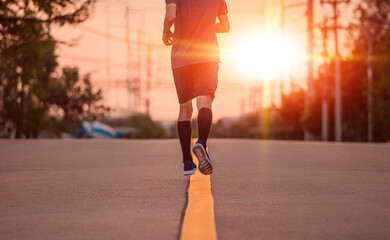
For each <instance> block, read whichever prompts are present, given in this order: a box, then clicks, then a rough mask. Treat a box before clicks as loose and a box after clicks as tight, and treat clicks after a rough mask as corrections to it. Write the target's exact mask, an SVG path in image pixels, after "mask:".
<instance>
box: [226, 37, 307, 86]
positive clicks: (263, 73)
mask: <svg viewBox="0 0 390 240" xmlns="http://www.w3.org/2000/svg"><path fill="white" fill-rule="evenodd" d="M233 55H234V56H233V58H234V60H235V61H236V64H237V68H238V71H242V72H243V73H244V74H245V75H246V76H248V77H251V78H256V79H261V80H272V79H275V78H278V77H280V76H283V75H285V74H288V73H289V72H290V69H291V67H292V65H293V64H294V63H297V62H299V61H301V60H302V58H303V51H301V48H300V46H297V45H296V44H295V45H294V43H293V42H291V41H289V40H288V39H286V38H282V37H281V36H280V35H278V34H270V33H269V34H248V35H245V36H243V37H242V38H241V39H240V40H239V41H238V42H237V46H236V47H235V49H234V51H233Z"/></svg>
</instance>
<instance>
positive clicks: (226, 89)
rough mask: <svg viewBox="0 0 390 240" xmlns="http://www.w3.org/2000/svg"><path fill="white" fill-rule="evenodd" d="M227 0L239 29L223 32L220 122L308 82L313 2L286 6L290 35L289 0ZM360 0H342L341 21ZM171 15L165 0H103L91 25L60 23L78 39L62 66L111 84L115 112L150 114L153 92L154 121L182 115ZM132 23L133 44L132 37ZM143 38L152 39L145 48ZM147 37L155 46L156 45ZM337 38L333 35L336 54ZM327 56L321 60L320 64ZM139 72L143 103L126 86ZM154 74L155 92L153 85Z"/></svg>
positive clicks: (59, 34) (106, 87)
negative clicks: (167, 19)
mask: <svg viewBox="0 0 390 240" xmlns="http://www.w3.org/2000/svg"><path fill="white" fill-rule="evenodd" d="M226 2H227V5H228V10H229V13H228V17H229V20H230V23H231V31H230V33H228V34H218V35H217V38H218V42H219V46H220V49H221V65H220V73H219V83H218V89H217V92H216V97H215V100H214V102H213V110H214V111H213V112H214V121H216V120H218V119H220V118H223V117H237V116H240V115H242V114H244V113H247V112H250V111H252V110H254V109H256V108H258V107H260V106H268V105H269V104H270V102H271V98H273V99H274V102H275V103H276V104H277V103H278V101H279V100H278V96H279V95H280V86H282V87H283V91H285V92H286V91H289V89H290V86H291V83H293V84H294V85H296V86H299V87H306V53H305V51H306V43H307V41H306V38H307V32H306V29H307V27H306V21H307V20H306V17H305V12H306V7H305V6H301V7H296V8H289V9H287V10H286V11H285V16H284V30H283V34H282V33H281V31H280V19H281V15H280V3H281V0H256V1H255V0H226ZM299 2H302V0H285V4H293V3H299ZM314 2H315V3H314V7H315V23H319V22H321V21H322V20H321V19H322V17H323V16H324V15H326V14H327V15H328V16H331V14H332V11H331V8H330V6H321V5H320V3H319V0H318V1H317V0H314ZM358 2H359V1H357V0H355V1H352V3H351V4H349V6H346V5H345V4H340V7H339V9H340V10H342V11H340V13H341V14H340V18H341V24H346V23H347V21H348V19H350V18H351V16H352V9H353V7H354V5H355V4H356V3H358ZM126 7H128V9H129V13H128V15H126ZM164 14H165V2H164V1H163V0H159V1H156V0H144V1H135V0H129V1H126V0H99V1H98V2H97V4H96V6H95V8H94V9H93V11H92V14H91V17H90V18H89V19H88V20H87V21H85V22H84V23H82V24H79V25H77V26H64V27H61V28H59V27H56V28H54V29H53V34H54V36H55V37H56V38H57V39H59V40H62V41H66V42H69V43H73V44H66V45H65V44H64V45H61V46H60V48H59V49H58V50H57V55H58V56H59V62H60V65H61V66H78V67H79V68H80V72H81V74H87V73H88V74H91V79H92V82H93V84H94V85H95V86H96V87H97V88H101V89H102V90H103V94H104V103H105V104H106V105H109V106H112V107H114V108H116V109H117V110H116V111H115V112H113V113H112V114H111V115H112V116H124V115H128V114H129V111H131V110H133V111H141V112H146V107H145V106H146V104H145V103H146V99H147V98H148V96H149V99H150V114H151V116H152V118H153V119H155V120H164V121H172V120H175V119H176V118H177V114H178V109H179V105H178V101H177V96H176V91H175V87H174V83H173V77H172V70H171V67H170V47H166V46H164V45H163V43H162V41H161V33H162V25H163V19H164ZM126 23H127V24H128V29H129V35H128V36H129V39H130V48H128V46H127V44H126V41H125V39H126ZM340 35H343V33H342V32H340ZM282 36H283V38H281V37H282ZM282 39H283V40H282ZM137 41H140V42H143V43H145V44H142V45H140V46H138V45H137V43H136V42H137ZM147 43H150V44H151V47H150V48H148V47H147ZM259 43H260V44H259ZM332 44H333V42H332V39H329V40H328V45H329V46H330V47H329V49H328V50H329V52H330V53H331V52H332V51H333V48H332ZM346 44H347V43H346V42H345V39H344V38H343V36H341V43H340V48H341V50H342V51H343V52H346V51H347V50H346V48H345V47H343V46H344V45H346ZM321 46H322V38H321V34H320V32H319V31H317V30H316V31H315V51H316V54H318V53H319V52H320V50H321V49H320V47H321ZM320 61H321V59H316V66H317V65H318V64H319V63H320ZM148 62H150V64H148ZM148 65H149V66H150V67H148ZM129 69H130V70H129ZM148 71H149V72H150V75H149V76H148ZM315 72H316V70H315ZM135 78H139V79H140V86H141V92H140V98H139V99H140V102H139V103H137V102H135V98H134V93H131V94H129V91H128V88H127V84H126V80H127V79H130V80H132V79H135ZM148 79H149V80H150V92H149V93H148V92H147V91H146V89H147V82H148ZM271 89H274V91H271ZM271 92H272V93H271ZM194 104H195V102H194ZM194 106H195V105H194ZM194 116H196V113H194Z"/></svg>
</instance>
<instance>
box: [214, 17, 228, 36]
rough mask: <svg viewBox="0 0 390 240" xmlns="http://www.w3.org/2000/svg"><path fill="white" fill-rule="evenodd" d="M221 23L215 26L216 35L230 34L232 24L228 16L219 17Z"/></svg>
mask: <svg viewBox="0 0 390 240" xmlns="http://www.w3.org/2000/svg"><path fill="white" fill-rule="evenodd" d="M217 17H218V20H219V22H218V23H216V24H215V32H216V33H228V32H229V31H230V23H229V19H228V17H227V15H218V16H217Z"/></svg>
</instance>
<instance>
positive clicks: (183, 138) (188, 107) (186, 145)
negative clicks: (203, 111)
mask: <svg viewBox="0 0 390 240" xmlns="http://www.w3.org/2000/svg"><path fill="white" fill-rule="evenodd" d="M192 111H193V110H192V100H190V101H188V102H185V103H183V104H180V112H179V119H178V122H177V132H178V134H179V140H180V146H181V151H182V154H183V163H184V175H191V174H194V172H195V171H196V169H197V167H196V165H195V164H194V163H193V161H192V156H191V117H192Z"/></svg>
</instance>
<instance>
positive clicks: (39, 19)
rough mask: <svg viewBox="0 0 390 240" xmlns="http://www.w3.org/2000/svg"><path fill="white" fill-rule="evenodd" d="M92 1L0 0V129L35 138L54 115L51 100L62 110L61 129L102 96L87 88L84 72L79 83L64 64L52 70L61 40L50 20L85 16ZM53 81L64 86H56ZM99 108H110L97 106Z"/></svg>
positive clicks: (76, 19) (74, 71)
mask: <svg viewBox="0 0 390 240" xmlns="http://www.w3.org/2000/svg"><path fill="white" fill-rule="evenodd" d="M94 3H95V0H87V1H80V0H32V1H17V0H5V1H4V0H2V1H1V4H0V22H1V24H0V50H1V52H0V99H1V100H0V132H10V131H12V130H15V137H16V138H20V137H22V135H24V136H25V137H27V138H30V137H34V138H36V137H37V136H38V134H39V132H40V131H42V130H44V129H45V128H46V127H48V126H49V125H50V124H48V121H53V120H54V119H56V118H54V117H49V116H48V114H49V113H50V111H51V110H52V109H53V108H54V107H55V106H57V107H59V108H60V109H62V111H63V113H64V114H63V119H62V120H60V122H61V123H62V127H63V128H62V130H65V129H69V128H68V127H64V126H65V125H69V123H70V122H71V121H73V120H75V119H77V118H80V117H82V116H85V115H86V114H87V115H88V113H89V110H91V108H93V105H94V104H95V103H97V102H98V101H99V100H100V99H101V92H100V91H96V92H93V91H92V88H91V84H90V81H89V77H88V76H86V77H84V78H83V80H84V87H81V86H80V84H79V83H78V81H79V79H80V77H79V76H78V71H77V69H75V68H73V69H72V68H65V69H63V71H62V74H56V70H57V68H58V63H57V59H56V58H57V56H56V55H55V49H56V47H57V46H58V45H59V44H61V42H59V41H57V40H55V39H53V38H52V36H51V34H50V26H51V25H52V24H57V25H60V26H62V25H64V24H77V23H80V22H83V21H85V20H86V19H87V18H88V16H89V13H90V10H91V8H92V7H93V5H94ZM61 84H62V85H61ZM58 86H62V87H65V89H63V91H62V92H61V91H59V89H58ZM69 93H72V94H69ZM56 94H59V95H56ZM60 95H61V96H62V97H60ZM64 96H65V97H64ZM61 101H67V102H68V103H69V102H72V104H70V105H66V104H65V103H64V102H61ZM84 105H87V106H89V107H87V108H84V107H83V106H84ZM98 108H99V107H98ZM75 109H77V110H75ZM99 109H100V110H103V109H105V110H109V109H108V108H105V107H102V106H100V108H99ZM76 115H77V116H76ZM65 122H67V124H65ZM64 124H65V125H64ZM57 135H58V134H57Z"/></svg>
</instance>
